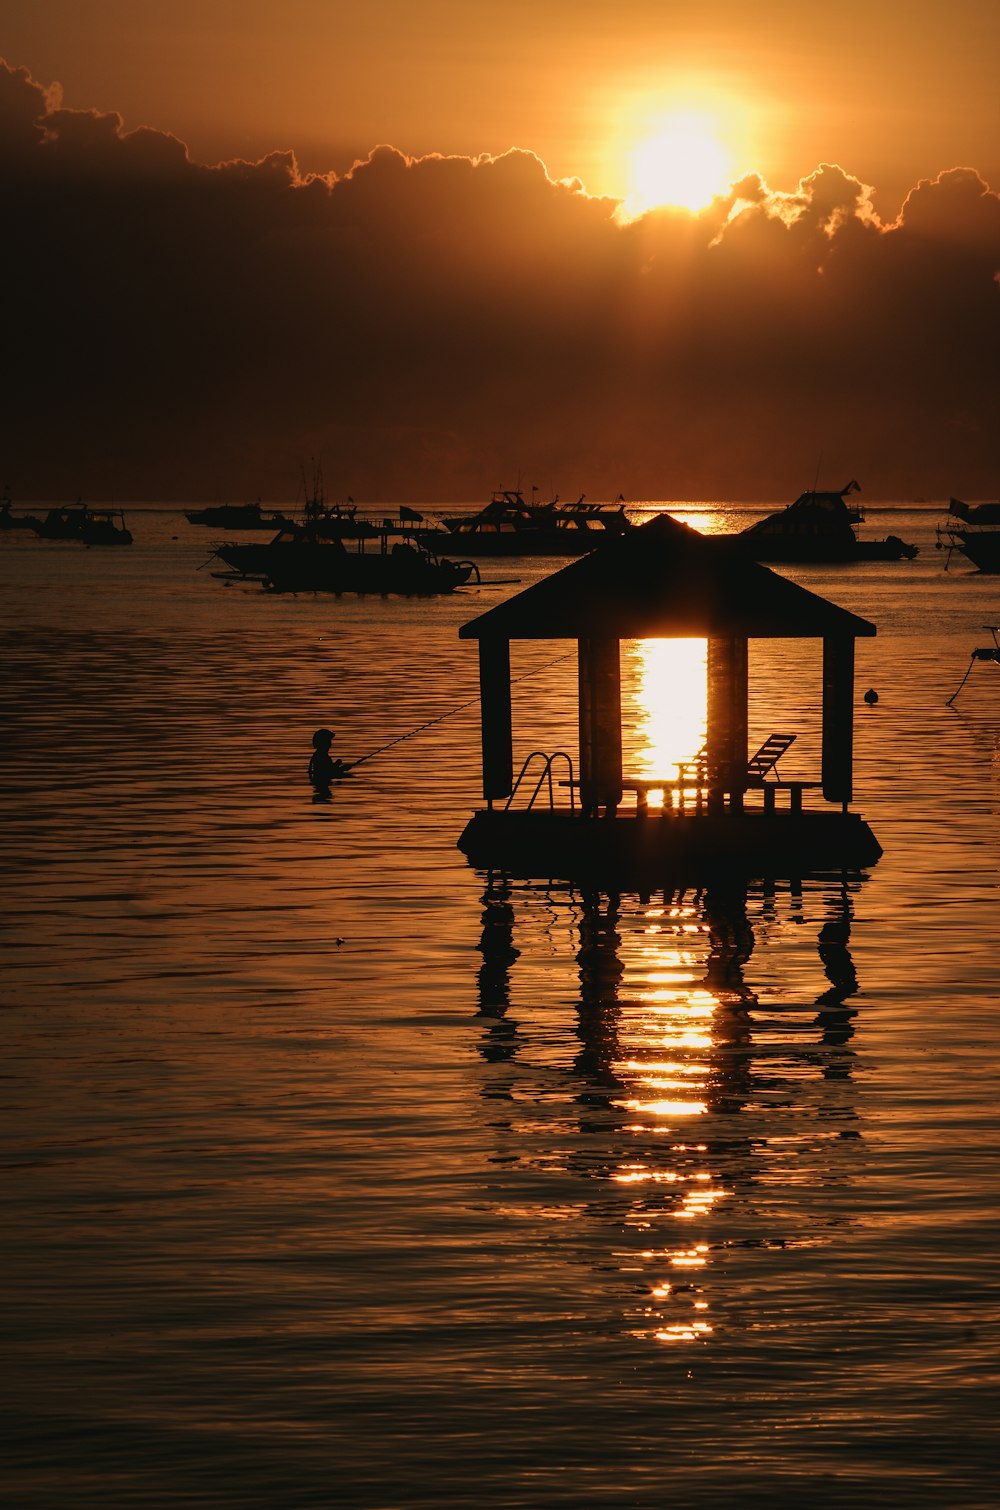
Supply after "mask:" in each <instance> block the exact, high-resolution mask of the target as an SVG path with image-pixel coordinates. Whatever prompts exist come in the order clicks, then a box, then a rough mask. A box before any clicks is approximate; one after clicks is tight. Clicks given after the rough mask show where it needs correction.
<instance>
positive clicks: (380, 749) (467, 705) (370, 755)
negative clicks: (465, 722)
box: [350, 650, 574, 771]
mask: <svg viewBox="0 0 1000 1510" xmlns="http://www.w3.org/2000/svg"><path fill="white" fill-rule="evenodd" d="M573 654H574V652H573V651H572V650H567V652H566V654H565V655H557V656H556V657H555V659H554V660H551V661H546V662H545V664H544V665H543V666H535V667H533V669H532V670H531V671H525V672H524V674H523V675H522V676H515V677H514V678H513V679H512V680H511V686H512V687H516V686H517V684H518V682H526V681H527V680H528V678H529V677H532V676H538V674H539V672H541V671H548V669H549V667H550V666H558V664H559V662H560V661H567V660H569V658H570V656H571V655H573ZM478 701H479V698H478V697H470V698H469V700H468V702H464V703H459V704H458V706H457V707H455V708H449V709H448V711H447V712H446V713H439V714H437V716H436V717H435V718H429V719H428V720H427V722H426V723H422V724H418V725H417V727H416V728H415V729H408V730H407V732H406V733H405V734H397V736H396V738H395V739H390V740H389V743H388V744H384V745H379V747H378V749H376V750H369V751H368V754H367V755H359V756H358V758H357V760H352V761H351V762H350V767H351V770H352V771H353V770H354V769H355V768H356V767H357V766H359V765H364V763H365V761H366V760H374V758H375V756H376V755H381V754H383V753H384V751H386V750H391V749H392V747H393V745H398V744H402V743H403V740H404V739H412V738H413V736H414V734H422V733H423V731H424V729H430V728H432V727H433V726H434V724H439V723H443V722H444V720H445V719H446V718H454V716H455V714H456V713H462V712H464V711H465V709H466V708H472V707H474V706H475V705H476V703H478Z"/></svg>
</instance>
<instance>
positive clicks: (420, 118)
mask: <svg viewBox="0 0 1000 1510" xmlns="http://www.w3.org/2000/svg"><path fill="white" fill-rule="evenodd" d="M0 48H2V51H3V54H4V56H5V57H6V60H7V64H8V68H7V69H6V70H4V71H3V73H2V76H0V159H2V160H3V164H4V166H5V167H7V168H8V169H9V170H10V173H9V178H8V182H9V184H10V185H11V186H12V187H11V192H10V194H9V195H8V196H7V216H6V221H7V225H8V227H9V228H10V227H13V231H10V230H9V231H8V241H7V251H8V253H9V254H10V257H11V258H12V284H11V287H12V288H15V289H17V291H18V298H17V300H16V301H15V303H14V314H13V317H12V323H11V326H10V329H9V331H8V350H9V352H10V353H11V354H12V356H13V359H14V360H13V364H12V365H13V366H14V367H15V369H16V370H19V371H20V373H21V374H22V381H21V383H20V384H18V387H17V398H16V401H15V403H14V405H13V406H8V407H7V410H6V412H5V414H4V415H3V416H0V442H2V445H3V454H4V457H5V462H4V466H5V476H4V478H3V479H2V480H3V481H4V482H8V483H9V485H10V486H11V488H12V491H13V493H14V495H15V496H29V495H31V496H36V497H37V496H43V497H44V496H57V495H59V494H63V493H71V494H74V495H75V494H76V493H83V494H85V495H88V496H90V497H94V498H96V497H98V496H100V495H101V494H106V493H108V492H111V491H113V492H115V493H116V495H117V496H126V495H128V494H129V493H132V494H134V495H135V496H139V497H185V496H190V497H203V496H216V495H217V494H218V493H220V492H225V493H227V494H228V493H233V494H237V495H238V494H241V493H247V494H249V495H250V496H256V495H257V494H262V495H263V496H265V497H278V498H281V497H287V496H288V492H289V490H290V489H291V488H293V487H294V479H296V478H297V477H298V474H299V467H300V465H301V460H302V458H303V456H309V455H314V454H318V453H322V455H323V458H324V470H325V473H326V476H327V479H328V491H330V492H341V493H344V494H346V493H347V492H351V493H352V494H353V495H354V496H355V497H356V498H361V497H370V498H372V499H378V500H390V499H393V498H407V497H409V498H413V499H416V500H420V499H422V500H425V501H429V500H433V499H434V498H435V497H441V498H443V499H446V498H470V499H473V498H477V497H481V496H484V495H487V494H488V493H489V492H490V490H491V489H492V488H494V487H496V486H500V485H501V484H504V485H510V483H511V482H513V481H516V479H517V477H518V476H520V477H522V479H523V478H526V477H527V475H528V474H529V473H531V474H532V480H533V481H538V482H539V484H540V485H541V486H543V487H547V486H550V485H551V486H552V488H553V489H554V490H557V491H559V492H561V493H562V495H563V496H569V495H570V494H573V495H574V496H575V495H576V494H577V493H579V492H581V491H586V492H587V493H588V495H589V496H591V497H600V496H609V497H613V496H615V495H616V494H617V493H618V491H623V492H624V493H625V495H626V496H627V497H630V498H639V497H647V498H648V497H660V498H684V497H688V498H698V497H706V498H718V497H727V496H728V497H750V498H764V499H769V500H770V499H781V498H783V497H784V496H785V495H786V494H788V495H790V496H794V495H795V494H796V493H797V492H798V491H800V490H801V488H802V487H803V486H805V485H807V484H809V483H811V482H812V481H813V479H814V476H815V468H816V465H817V458H818V457H820V456H822V457H824V458H825V466H826V468H827V469H829V472H830V475H829V476H825V477H824V478H823V479H821V480H822V481H825V482H826V483H827V484H828V485H838V486H839V485H840V483H842V481H843V479H844V478H845V477H848V476H857V477H859V478H860V479H861V480H862V482H863V485H864V486H865V489H866V496H868V497H869V498H871V497H878V496H882V497H890V498H905V497H910V496H925V497H927V496H930V497H937V496H948V494H949V493H955V494H957V495H959V496H972V497H976V496H980V497H982V496H994V497H995V496H997V493H998V492H1000V440H998V436H997V426H996V413H997V408H998V403H1000V372H998V365H997V352H998V351H1000V284H998V282H997V278H996V274H997V272H998V270H1000V198H998V196H997V194H996V193H995V192H994V191H993V190H994V189H995V188H997V187H1000V130H998V129H997V128H998V125H1000V90H998V88H997V85H996V81H995V77H994V74H995V62H996V59H997V57H998V56H1000V6H997V5H995V4H985V3H975V4H973V3H968V0H957V3H955V4H953V5H951V6H950V7H947V8H945V7H941V6H940V5H938V4H935V5H931V4H929V3H927V0H915V3H912V4H909V5H908V6H907V7H905V9H904V8H902V7H895V6H894V7H892V8H890V7H887V6H880V5H878V4H874V5H873V4H871V3H868V4H865V5H862V4H860V3H856V0H847V3H844V4H841V5H839V6H838V7H836V8H835V9H831V10H829V11H823V12H820V11H819V10H818V9H816V8H812V7H808V6H802V5H801V3H800V4H797V5H793V4H791V3H788V0H775V3H771V4H762V5H761V6H758V7H749V6H747V5H746V4H745V3H736V0H725V3H712V0H700V3H699V0H688V3H686V4H683V5H679V4H678V5H671V4H668V3H665V0H622V3H620V4H618V5H616V6H615V7H613V8H612V7H610V6H608V5H607V4H606V3H602V4H596V3H589V0H576V3H574V4H572V5H569V4H562V3H560V4H554V3H546V0H530V3H529V0H505V3H504V4H502V5H491V4H476V5H473V4H471V3H469V0H427V3H425V4H424V5H422V6H420V7H415V6H413V5H412V4H409V3H408V4H405V5H404V4H402V3H399V0H370V3H368V4H365V5H354V6H347V5H334V4H333V3H331V0H289V3H286V4H283V5H282V6H280V7H279V6H277V5H276V4H274V3H265V0H239V3H236V0H174V3H171V4H169V5H167V4H159V3H149V4H142V5H137V4H135V3H134V0H87V3H81V0H31V3H28V0H24V3H17V0H15V3H13V4H8V6H7V7H6V8H5V14H4V25H3V31H2V34H0ZM55 86H58V87H55ZM678 111H681V112H684V113H685V114H684V116H683V119H684V120H686V121H688V122H690V121H691V120H694V121H695V126H694V127H693V128H691V129H692V130H693V131H694V132H695V135H693V136H692V135H690V134H689V135H688V136H687V137H685V138H684V143H683V144H682V146H681V147H680V148H678V146H677V139H676V131H677V118H676V117H677V112H678ZM115 112H117V114H115ZM142 127H148V128H151V129H140V128H142ZM684 129H685V130H688V129H689V128H688V126H685V128H684ZM702 138H703V139H702ZM379 143H388V144H389V148H387V149H386V150H384V151H381V152H378V153H376V154H375V155H374V157H372V158H371V160H370V161H367V159H368V158H369V157H370V154H371V153H372V150H373V148H374V147H375V146H376V145H377V144H379ZM390 149H395V150H390ZM511 149H520V150H519V151H515V152H514V153H513V155H510V153H511ZM703 149H704V150H705V151H706V152H709V156H708V157H706V158H705V159H704V166H701V167H699V170H698V173H697V174H696V179H697V181H696V182H695V185H694V189H693V190H691V191H690V192H691V193H692V194H693V197H692V198H691V199H686V198H684V197H683V196H684V194H686V193H688V192H689V189H690V186H689V185H688V186H685V187H683V188H681V187H678V185H677V181H676V178H675V177H674V176H671V171H670V170H672V168H675V167H676V165H677V162H679V161H683V163H684V165H685V166H686V167H687V168H690V167H691V165H692V164H694V165H695V166H696V167H697V166H698V165H699V164H701V163H702V156H701V154H702V150H703ZM709 149H711V151H709ZM711 152H714V153H715V154H716V157H715V158H712V157H711ZM292 153H294V154H295V158H294V159H293V157H292V156H291V154H292ZM279 154H284V155H279ZM505 154H506V155H505ZM234 158H243V159H246V161H244V162H243V163H242V164H236V165H234V166H230V167H227V168H222V167H217V166H213V165H216V164H219V163H220V162H223V161H226V160H231V159H234ZM720 163H721V164H722V166H721V167H720V166H719V164H720ZM355 164H357V166H355V167H354V170H353V172H352V171H351V170H352V165H355ZM824 165H825V166H824ZM720 173H721V174H722V176H721V177H720V176H719V175H720ZM320 174H323V175H326V176H325V177H323V178H318V177H314V178H312V180H311V181H310V178H309V175H320ZM564 179H566V180H573V179H577V180H579V181H580V182H579V183H577V184H576V186H575V187H574V186H573V185H572V183H571V184H569V185H568V186H567V185H566V184H563V183H561V182H560V180H564ZM731 183H737V184H738V185H739V187H737V188H735V189H732V190H731V189H730V188H729V187H728V186H729V185H730V184H731ZM581 185H582V187H581ZM991 186H992V187H991ZM584 191H588V192H584ZM699 194H700V198H699ZM601 195H603V196H612V197H610V198H605V199H603V200H602V199H601V198H599V197H595V196H601ZM713 195H714V196H715V197H714V198H713V197H712V196H713ZM695 200H697V201H698V203H697V206H695ZM618 201H624V202H625V204H624V209H625V210H626V211H628V213H627V214H623V213H622V206H621V205H620V204H619V203H618ZM663 203H667V204H674V205H679V204H685V203H690V204H692V206H693V207H696V208H697V213H696V214H694V215H691V214H689V213H688V212H687V211H683V210H677V209H673V210H670V209H667V210H664V209H661V210H659V211H657V212H654V213H645V214H644V213H643V212H644V211H647V210H648V209H649V206H650V205H651V204H663ZM705 205H707V208H702V206H705ZM630 217H631V218H630ZM637 217H638V218H637ZM67 228H69V234H67ZM220 458H221V459H220ZM236 458H238V460H237V459H236ZM841 474H842V475H841Z"/></svg>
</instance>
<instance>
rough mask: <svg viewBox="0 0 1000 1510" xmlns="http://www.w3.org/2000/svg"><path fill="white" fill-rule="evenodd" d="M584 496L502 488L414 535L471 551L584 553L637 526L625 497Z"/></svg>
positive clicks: (433, 546)
mask: <svg viewBox="0 0 1000 1510" xmlns="http://www.w3.org/2000/svg"><path fill="white" fill-rule="evenodd" d="M585 496H586V495H585V494H581V496H580V497H579V498H578V499H577V501H576V503H560V502H559V499H558V497H556V498H554V499H553V500H552V502H551V503H526V502H525V501H524V497H523V495H522V493H521V492H520V491H519V490H517V489H514V490H511V491H500V492H497V493H494V494H493V497H492V499H491V500H490V502H489V503H488V504H487V505H486V507H485V508H484V509H480V510H479V512H478V513H475V514H456V515H453V516H452V517H451V518H446V519H444V520H443V521H442V524H441V526H440V527H438V528H435V529H427V530H419V529H418V530H415V531H414V536H415V538H416V539H417V540H419V541H420V542H421V543H422V544H424V545H428V546H430V547H431V549H433V550H438V549H441V550H452V551H456V552H458V553H460V554H462V555H467V556H583V555H586V553H587V552H588V551H592V550H594V549H595V547H597V546H599V545H602V544H604V543H606V542H607V541H608V540H617V539H618V538H619V537H620V536H621V535H623V534H625V532H626V531H627V530H630V529H631V528H632V522H631V520H630V519H628V518H627V517H626V515H625V505H624V503H619V504H610V505H609V504H599V503H594V504H585V503H584V501H583V500H584V497H585ZM410 512H411V511H410ZM417 517H418V518H419V516H417Z"/></svg>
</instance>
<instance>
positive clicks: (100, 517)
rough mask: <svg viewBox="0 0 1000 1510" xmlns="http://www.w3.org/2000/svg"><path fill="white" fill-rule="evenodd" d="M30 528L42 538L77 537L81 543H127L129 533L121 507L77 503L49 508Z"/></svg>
mask: <svg viewBox="0 0 1000 1510" xmlns="http://www.w3.org/2000/svg"><path fill="white" fill-rule="evenodd" d="M31 528H32V529H33V530H34V532H35V534H36V535H38V536H39V537H40V539H42V540H79V541H80V542H81V543H82V544H83V545H131V544H132V534H131V531H130V530H129V529H128V528H127V526H126V524H125V515H124V514H123V513H122V511H121V509H92V508H87V507H86V506H85V505H84V504H82V503H78V504H75V505H73V506H72V507H65V508H54V509H49V511H48V513H47V514H46V516H45V518H44V519H34V518H33V519H32V520H31Z"/></svg>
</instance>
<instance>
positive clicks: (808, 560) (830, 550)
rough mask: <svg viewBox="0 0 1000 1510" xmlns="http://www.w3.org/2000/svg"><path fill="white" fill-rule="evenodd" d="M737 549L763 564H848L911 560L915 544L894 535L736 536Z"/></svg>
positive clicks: (915, 551) (914, 553) (914, 552)
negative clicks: (839, 537)
mask: <svg viewBox="0 0 1000 1510" xmlns="http://www.w3.org/2000/svg"><path fill="white" fill-rule="evenodd" d="M735 538H736V539H738V540H739V544H740V548H741V550H743V551H744V552H745V554H746V555H748V556H749V557H750V558H751V559H752V560H754V561H760V562H762V563H764V564H772V563H773V564H775V565H786V566H791V565H795V564H799V565H803V566H831V565H836V566H850V565H858V564H860V563H862V562H864V561H911V560H912V559H913V557H914V556H915V555H916V554H917V550H916V547H915V546H912V545H907V544H906V543H905V541H903V540H899V539H897V537H896V536H895V535H891V536H889V537H888V538H887V539H885V540H854V541H845V542H840V541H830V540H823V539H820V538H817V539H810V538H809V537H808V536H803V537H801V538H798V539H796V538H795V537H794V536H790V535H788V536H784V537H782V536H771V537H765V536H759V537H758V538H756V539H754V538H752V537H751V538H747V537H746V536H743V537H740V536H736V537H735Z"/></svg>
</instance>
